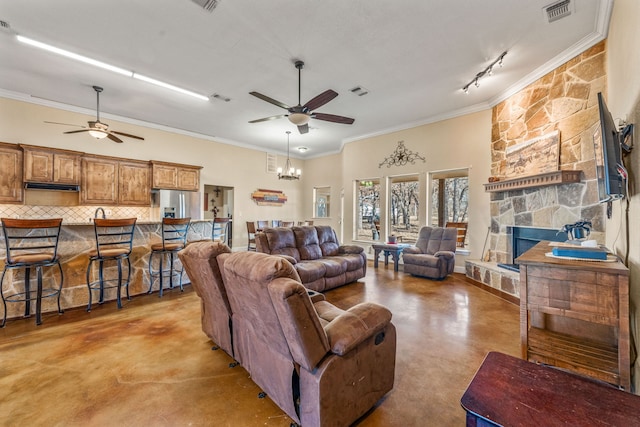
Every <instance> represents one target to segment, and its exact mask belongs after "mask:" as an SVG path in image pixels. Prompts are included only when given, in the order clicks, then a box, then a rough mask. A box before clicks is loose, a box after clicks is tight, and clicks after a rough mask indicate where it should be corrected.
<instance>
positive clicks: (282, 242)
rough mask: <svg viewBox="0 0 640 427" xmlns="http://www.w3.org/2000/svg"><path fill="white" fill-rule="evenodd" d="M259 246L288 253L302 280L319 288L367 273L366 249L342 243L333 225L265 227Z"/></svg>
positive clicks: (259, 235) (258, 237) (268, 251)
mask: <svg viewBox="0 0 640 427" xmlns="http://www.w3.org/2000/svg"><path fill="white" fill-rule="evenodd" d="M256 249H257V251H258V252H263V253H266V254H270V255H280V256H283V257H285V258H286V259H287V260H288V261H289V262H290V263H291V264H293V266H294V268H295V269H296V271H297V272H298V275H299V276H300V279H301V280H302V284H303V285H304V286H305V287H306V288H308V289H312V290H314V291H317V292H324V291H327V290H329V289H333V288H336V287H338V286H342V285H346V284H347V283H351V282H355V281H356V280H358V279H360V278H362V277H364V276H365V275H366V273H367V255H366V254H365V253H364V249H363V248H362V247H360V246H355V245H340V243H339V242H338V238H337V236H336V233H335V231H334V230H333V229H332V228H331V227H330V226H324V225H323V226H299V227H276V228H265V229H264V230H263V231H262V232H261V233H257V234H256Z"/></svg>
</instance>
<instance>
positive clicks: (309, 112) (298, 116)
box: [249, 61, 355, 133]
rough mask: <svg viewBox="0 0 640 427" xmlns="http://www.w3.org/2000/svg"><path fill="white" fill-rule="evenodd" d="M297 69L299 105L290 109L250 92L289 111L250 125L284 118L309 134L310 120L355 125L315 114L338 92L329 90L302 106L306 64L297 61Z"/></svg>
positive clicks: (332, 117)
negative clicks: (302, 82)
mask: <svg viewBox="0 0 640 427" xmlns="http://www.w3.org/2000/svg"><path fill="white" fill-rule="evenodd" d="M294 64H295V66H296V68H297V69H298V105H296V106H295V107H289V106H288V105H286V104H283V103H282V102H280V101H276V100H275V99H273V98H270V97H268V96H266V95H263V94H261V93H258V92H249V94H251V95H253V96H255V97H257V98H260V99H262V100H263V101H267V102H268V103H270V104H273V105H277V106H278V107H280V108H284V109H285V110H287V111H288V114H279V115H277V116H271V117H265V118H263V119H258V120H251V121H250V122H249V123H258V122H265V121H267V120H273V119H280V118H282V117H288V118H289V121H290V122H291V123H293V124H294V125H296V126H298V130H299V131H300V133H307V132H309V124H308V123H309V120H310V119H317V120H324V121H326V122H333V123H343V124H346V125H350V124H353V122H354V121H355V120H354V119H352V118H349V117H344V116H336V115H334V114H325V113H316V112H314V110H316V109H318V108H320V107H322V106H323V105H324V104H326V103H328V102H329V101H331V100H332V99H333V98H335V97H336V96H338V92H336V91H333V90H331V89H328V90H326V91H324V92H322V93H321V94H320V95H318V96H316V97H315V98H313V99H311V100H310V101H308V102H307V103H306V104H304V105H301V103H300V81H301V79H300V77H301V70H302V68H303V67H304V62H302V61H296V62H295V63H294Z"/></svg>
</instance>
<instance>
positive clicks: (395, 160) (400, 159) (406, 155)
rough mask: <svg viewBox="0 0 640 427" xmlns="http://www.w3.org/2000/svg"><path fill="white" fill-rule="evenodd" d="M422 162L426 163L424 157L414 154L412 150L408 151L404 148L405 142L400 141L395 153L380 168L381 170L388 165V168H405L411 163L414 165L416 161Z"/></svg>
mask: <svg viewBox="0 0 640 427" xmlns="http://www.w3.org/2000/svg"><path fill="white" fill-rule="evenodd" d="M418 159H420V160H422V163H424V162H425V159H424V157H422V156H421V155H420V154H418V153H414V152H413V151H411V150H407V148H406V147H405V146H404V141H398V146H397V147H396V149H395V151H394V152H393V153H391V154H390V155H389V156H387V157H386V158H385V159H384V160H383V161H382V162H381V163H380V164H379V165H378V168H381V167H382V165H387V167H388V168H390V167H391V166H404V165H406V164H407V163H411V164H412V165H414V164H415V163H416V160H418Z"/></svg>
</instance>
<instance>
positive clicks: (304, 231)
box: [293, 226, 322, 260]
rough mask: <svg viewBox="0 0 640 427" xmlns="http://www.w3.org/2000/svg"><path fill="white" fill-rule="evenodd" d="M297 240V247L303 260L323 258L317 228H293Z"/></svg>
mask: <svg viewBox="0 0 640 427" xmlns="http://www.w3.org/2000/svg"><path fill="white" fill-rule="evenodd" d="M293 234H294V235H295V238H296V246H297V248H298V251H299V252H300V259H301V260H310V259H318V258H322V251H321V250H320V244H319V243H318V233H316V229H315V227H311V226H307V227H293Z"/></svg>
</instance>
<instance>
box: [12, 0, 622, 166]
mask: <svg viewBox="0 0 640 427" xmlns="http://www.w3.org/2000/svg"><path fill="white" fill-rule="evenodd" d="M552 2H553V0H485V1H477V0H394V1H379V0H348V1H345V0H295V1H294V0H270V1H265V0H220V3H219V4H218V6H217V7H216V8H215V9H214V10H213V12H212V13H208V12H207V11H205V10H204V9H202V8H200V7H199V6H198V5H197V4H195V3H193V2H192V1H190V0H102V1H98V0H94V1H87V0H57V1H55V2H52V1H51V0H19V1H16V0H0V20H2V21H5V22H7V23H9V25H10V29H4V30H0V58H1V59H0V96H4V97H9V98H15V99H22V100H27V101H30V102H36V103H42V104H45V105H53V106H56V107H60V108H66V109H70V110H72V111H80V112H84V113H87V114H90V115H93V114H94V111H95V101H96V100H95V93H94V92H93V89H92V88H91V86H93V85H98V86H102V87H104V92H103V93H102V95H101V97H100V104H101V105H100V107H101V112H102V117H101V118H102V119H103V121H105V122H107V123H108V122H109V118H111V119H112V120H113V119H118V120H122V121H125V122H131V123H140V122H146V123H147V124H153V125H151V126H155V125H161V126H165V127H169V128H173V129H179V130H184V131H188V132H190V133H194V134H198V135H201V136H205V137H207V136H208V137H210V138H211V139H214V140H216V141H221V142H228V143H232V144H239V145H244V146H250V147H253V148H258V149H260V150H264V151H269V152H283V151H286V135H285V131H287V130H291V131H292V133H291V147H292V150H293V148H295V147H298V146H306V147H308V148H309V151H307V153H305V154H298V153H293V152H292V156H296V157H301V158H311V157H317V156H320V155H324V154H327V153H332V152H338V151H339V150H340V149H341V147H342V145H343V144H344V143H346V142H349V141H353V140H357V139H360V138H363V137H366V136H371V135H375V134H380V133H385V132H388V131H391V130H398V129H402V128H406V127H411V126H415V125H418V124H423V123H429V122H433V121H437V120H441V119H443V118H448V117H454V116H457V115H460V114H464V113H468V112H473V111H477V110H480V109H485V108H488V107H490V106H492V105H494V104H495V103H497V102H499V101H500V100H502V99H504V98H506V97H507V96H509V95H511V94H513V93H514V92H516V91H517V90H519V89H521V88H522V87H524V86H525V85H526V84H528V83H531V82H532V81H534V80H535V79H537V78H539V77H541V76H542V75H543V74H545V73H546V72H548V71H550V70H552V69H553V68H555V67H557V66H558V65H560V64H561V63H563V62H565V61H566V60H567V59H569V58H571V57H572V56H575V55H576V54H577V53H579V52H581V51H583V50H584V49H585V48H587V47H589V46H591V45H593V44H595V43H597V42H598V41H600V40H602V39H603V38H605V37H606V33H607V29H608V24H609V17H610V14H611V9H612V3H613V0H571V3H572V4H571V9H572V14H571V15H570V16H568V17H566V18H563V19H561V20H559V21H556V22H553V23H548V21H547V17H546V14H545V13H544V7H545V6H547V5H549V4H551V3H552ZM15 34H21V35H23V36H25V37H29V38H32V39H36V40H38V41H41V42H44V43H48V44H51V45H55V46H57V47H60V48H63V49H66V50H69V51H72V52H75V53H78V54H81V55H85V56H88V57H91V58H94V59H97V60H100V61H103V62H107V63H109V64H112V65H116V66H119V67H122V68H125V69H128V70H134V71H136V72H138V73H140V74H144V75H147V76H150V77H153V78H156V79H158V80H162V81H165V82H168V83H172V84H174V85H176V86H180V87H183V88H186V89H189V90H192V91H194V92H198V93H201V94H204V95H207V96H208V95H212V94H214V93H218V94H221V95H223V96H224V97H229V98H231V101H230V102H224V101H221V100H218V99H213V98H211V99H210V100H209V101H200V100H197V99H194V98H191V97H187V96H185V95H181V94H176V93H174V92H171V91H168V90H166V89H163V88H160V87H157V86H153V85H150V84H148V83H145V82H141V81H138V80H134V79H132V78H130V77H125V76H121V75H118V74H114V73H111V72H108V71H105V70H101V69H99V68H95V67H92V66H89V65H86V64H83V63H80V62H75V61H73V60H70V59H67V58H64V57H60V56H57V55H54V54H52V53H49V52H45V51H43V50H40V49H37V48H34V47H31V46H28V45H24V44H22V43H19V42H18V41H17V40H16V39H15ZM503 51H508V54H507V55H506V57H505V59H504V67H503V68H501V69H499V70H497V71H496V72H495V73H494V75H493V76H491V77H488V78H486V79H483V80H481V86H480V88H475V87H473V86H472V87H471V89H470V91H469V94H466V95H465V94H464V93H463V92H462V90H461V88H462V87H463V86H464V85H465V84H467V83H468V82H469V81H470V80H471V79H473V77H474V76H475V75H476V73H478V72H480V71H482V70H483V69H484V68H485V67H486V66H487V65H489V64H490V63H491V62H492V61H493V60H495V59H496V58H497V57H498V56H499V55H500V54H501V53H502V52H503ZM295 59H301V60H303V61H305V64H306V65H305V68H304V69H303V70H302V96H301V98H302V104H304V103H305V102H306V101H308V100H309V99H311V98H313V97H314V96H316V95H318V94H319V93H321V92H323V91H325V90H327V89H333V90H335V91H337V92H338V93H339V96H338V97H337V98H335V99H334V100H332V101H331V102H329V103H328V104H326V105H324V106H323V107H321V108H319V109H318V110H317V111H318V112H322V113H330V114H337V115H343V116H348V117H353V118H355V123H354V124H353V125H344V124H336V123H329V122H324V121H320V120H312V121H311V122H310V126H311V128H312V129H311V131H310V132H309V133H308V134H306V135H300V134H299V133H298V132H297V130H296V128H295V126H294V125H293V124H291V123H290V122H289V121H288V120H287V119H286V118H282V119H278V120H271V121H268V122H262V123H255V124H249V123H248V121H249V120H253V119H259V118H262V117H268V116H272V115H276V114H282V113H285V112H286V111H285V110H282V109H280V108H279V107H277V106H275V105H272V104H269V103H267V102H264V101H262V100H260V99H258V98H256V97H253V96H251V95H249V92H251V91H257V92H260V93H262V94H265V95H267V96H269V97H271V98H274V99H276V100H278V101H281V102H283V103H285V104H288V105H291V106H293V105H296V104H297V102H298V100H297V97H298V81H297V79H298V71H297V70H296V69H295V67H294V65H293V61H294V60H295ZM355 86H363V87H365V88H366V89H368V90H369V94H368V95H365V96H357V95H354V94H353V93H351V92H350V89H351V88H353V87H355ZM52 101H53V102H52ZM78 107H80V108H78ZM88 119H89V118H88ZM83 124H85V123H78V125H83ZM50 126H51V132H62V131H65V130H72V128H70V129H65V128H63V127H61V126H57V125H50ZM115 130H118V129H115ZM141 136H145V135H144V132H142V134H141ZM68 137H69V138H88V137H89V136H88V135H86V134H84V133H81V134H74V135H69V136H68ZM125 142H126V143H136V142H135V140H131V139H129V140H127V141H125Z"/></svg>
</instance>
